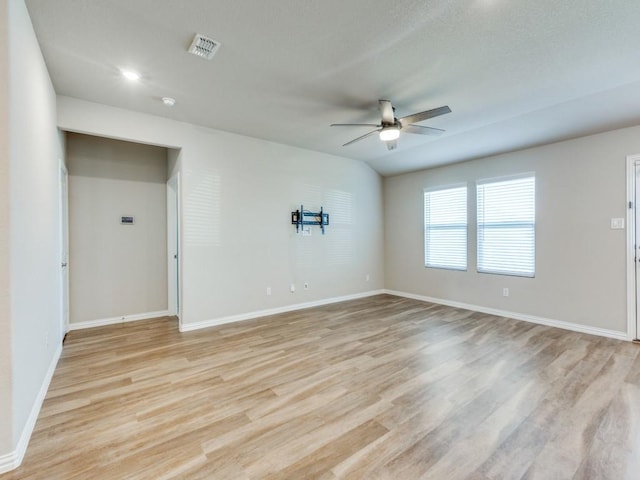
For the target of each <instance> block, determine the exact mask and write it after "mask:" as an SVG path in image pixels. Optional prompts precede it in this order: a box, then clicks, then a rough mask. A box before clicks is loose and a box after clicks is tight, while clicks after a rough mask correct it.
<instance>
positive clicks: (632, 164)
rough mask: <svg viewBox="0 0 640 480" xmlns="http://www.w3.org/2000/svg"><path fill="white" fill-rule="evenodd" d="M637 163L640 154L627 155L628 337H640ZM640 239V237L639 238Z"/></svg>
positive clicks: (639, 162) (631, 338)
mask: <svg viewBox="0 0 640 480" xmlns="http://www.w3.org/2000/svg"><path fill="white" fill-rule="evenodd" d="M636 164H640V154H636V155H628V156H627V206H628V208H627V337H628V338H629V340H633V339H636V338H638V331H637V329H638V322H637V312H636V309H637V299H636V292H637V288H636V238H635V237H636V215H635V213H636V209H637V208H638V205H636V199H635V194H636V188H638V185H636ZM638 241H640V239H638Z"/></svg>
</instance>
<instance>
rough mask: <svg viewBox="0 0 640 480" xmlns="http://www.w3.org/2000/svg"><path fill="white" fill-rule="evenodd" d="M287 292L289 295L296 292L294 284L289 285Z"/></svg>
mask: <svg viewBox="0 0 640 480" xmlns="http://www.w3.org/2000/svg"><path fill="white" fill-rule="evenodd" d="M289 291H290V292H291V293H294V292H295V291H296V284H295V283H292V284H291V285H289Z"/></svg>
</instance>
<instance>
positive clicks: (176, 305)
mask: <svg viewBox="0 0 640 480" xmlns="http://www.w3.org/2000/svg"><path fill="white" fill-rule="evenodd" d="M180 188H181V186H180V172H176V173H175V174H174V175H172V176H171V177H170V178H169V179H168V180H167V309H168V310H169V314H170V315H175V316H177V317H178V325H179V326H181V325H182V274H181V270H182V261H181V259H182V252H181V242H180V225H181V221H180V217H181V203H180ZM171 190H173V191H174V192H175V197H176V198H175V204H174V205H173V208H174V216H175V218H172V214H171V213H170V212H171V208H172V205H170V201H171V199H170V191H171ZM172 220H173V221H172ZM172 237H173V238H174V239H175V253H172V252H171V249H172V247H173V245H172V244H171V240H170V239H171V238H172ZM174 254H175V255H177V258H176V259H174V258H173V255H174ZM174 260H175V263H174ZM174 265H175V267H174ZM174 268H175V275H173V269H174Z"/></svg>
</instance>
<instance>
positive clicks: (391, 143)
mask: <svg viewBox="0 0 640 480" xmlns="http://www.w3.org/2000/svg"><path fill="white" fill-rule="evenodd" d="M385 143H386V144H387V149H389V150H395V149H396V147H397V146H398V141H397V140H387V141H386V142H385Z"/></svg>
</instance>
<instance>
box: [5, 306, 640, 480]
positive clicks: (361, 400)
mask: <svg viewBox="0 0 640 480" xmlns="http://www.w3.org/2000/svg"><path fill="white" fill-rule="evenodd" d="M0 478H1V479H2V480H15V479H25V480H37V479H47V480H56V479H60V480H62V479H64V480H69V479H88V478H90V479H94V480H99V479H109V480H111V479H121V478H126V479H131V480H136V479H153V480H157V479H167V480H170V479H193V480H198V479H232V480H238V479H247V480H253V479H295V480H298V479H319V480H322V479H326V480H336V479H367V480H370V479H393V480H399V479H403V480H404V479H407V480H412V479H437V480H440V479H446V480H456V479H468V480H504V479H545V480H548V479H575V480H578V479H580V480H582V479H585V480H586V479H612V480H613V479H615V480H618V479H625V480H636V479H638V478H640V347H638V346H636V345H632V344H630V343H626V342H620V341H615V340H609V339H606V338H600V337H593V336H589V335H583V334H579V333H575V332H568V331H563V330H558V329H554V328H550V327H544V326H540V325H534V324H529V323H524V322H518V321H515V320H510V319H507V318H502V317H495V316H491V315H486V314H481V313H477V312H470V311H467V310H462V309H456V308H450V307H444V306H440V305H435V304H429V303H424V302H419V301H415V300H409V299H403V298H398V297H393V296H389V295H380V296H376V297H372V298H367V299H362V300H355V301H350V302H344V303H339V304H333V305H327V306H323V307H318V308H313V309H308V310H303V311H299V312H292V313H286V314H282V315H274V316H271V317H265V318H262V319H257V320H252V321H246V322H241V323H237V324H229V325H224V326H220V327H217V328H210V329H205V330H199V331H195V332H188V333H180V332H179V331H178V329H177V323H176V321H175V319H170V318H162V319H156V320H150V321H140V322H135V323H130V324H124V325H117V326H109V327H100V328H95V329H90V330H82V331H74V332H71V333H70V334H69V336H68V339H67V343H66V345H65V348H64V352H63V355H62V358H61V360H60V363H59V365H58V368H57V369H56V372H55V375H54V377H53V380H52V383H51V386H50V389H49V392H48V393H47V397H46V399H45V402H44V405H43V408H42V410H41V412H40V417H39V419H38V422H37V424H36V427H35V431H34V434H33V436H32V439H31V442H30V445H29V448H28V450H27V454H26V456H25V459H24V462H23V465H22V466H21V467H20V468H18V469H17V470H14V471H13V472H9V473H7V474H5V475H0Z"/></svg>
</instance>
